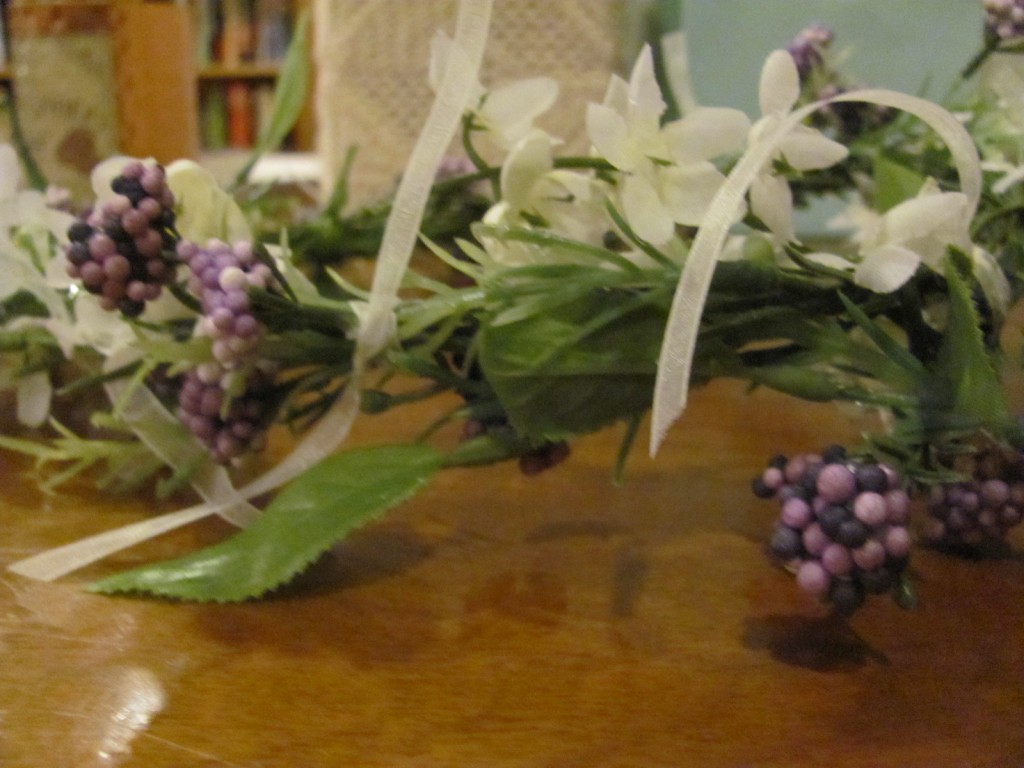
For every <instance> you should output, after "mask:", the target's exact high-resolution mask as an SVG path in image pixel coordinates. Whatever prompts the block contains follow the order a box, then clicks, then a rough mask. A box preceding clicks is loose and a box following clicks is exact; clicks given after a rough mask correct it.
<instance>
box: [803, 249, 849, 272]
mask: <svg viewBox="0 0 1024 768" xmlns="http://www.w3.org/2000/svg"><path fill="white" fill-rule="evenodd" d="M804 258H805V259H807V260H808V261H813V262H815V263H816V264H821V265H822V266H825V267H830V268H831V269H843V270H845V269H852V268H853V265H852V264H851V263H850V260H849V259H846V258H843V257H842V256H840V255H839V254H838V253H827V252H826V251H815V252H814V253H808V254H805V255H804Z"/></svg>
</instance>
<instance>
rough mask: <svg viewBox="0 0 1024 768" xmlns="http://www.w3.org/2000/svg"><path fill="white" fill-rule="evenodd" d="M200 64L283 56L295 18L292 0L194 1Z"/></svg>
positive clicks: (270, 59) (263, 61) (264, 61)
mask: <svg viewBox="0 0 1024 768" xmlns="http://www.w3.org/2000/svg"><path fill="white" fill-rule="evenodd" d="M192 14H193V29H194V30H195V46H196V62H197V63H198V65H199V66H200V67H203V66H209V65H222V66H226V67H234V66H238V65H241V64H246V63H260V64H269V63H274V62H279V61H280V60H281V59H282V58H284V54H285V52H286V51H287V49H288V43H289V41H290V40H291V35H292V26H293V21H294V18H295V8H294V2H293V0H192Z"/></svg>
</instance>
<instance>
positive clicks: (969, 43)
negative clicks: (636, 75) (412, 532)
mask: <svg viewBox="0 0 1024 768" xmlns="http://www.w3.org/2000/svg"><path fill="white" fill-rule="evenodd" d="M0 8H2V11H3V16H2V22H3V38H2V39H3V45H2V49H0V57H2V58H0V100H2V104H3V109H2V110H0V140H5V141H6V140H9V139H10V138H11V136H12V131H14V130H16V129H17V128H18V125H14V124H13V121H12V112H11V109H10V107H11V104H12V102H14V103H16V104H17V107H18V112H17V114H18V124H19V125H20V128H21V133H22V135H23V137H24V141H25V143H26V145H27V146H28V147H29V149H30V150H31V151H32V154H33V155H34V156H35V157H36V159H37V161H38V163H39V166H40V168H41V170H42V172H43V174H44V175H45V176H46V178H47V179H49V180H50V181H52V182H53V183H55V184H58V185H61V186H64V187H67V188H69V189H70V190H72V192H73V193H75V194H85V193H86V192H87V185H86V182H85V179H86V176H87V173H88V170H89V169H90V168H91V167H92V166H93V165H94V164H95V163H96V162H97V161H99V160H100V159H102V158H104V157H106V156H108V155H111V154H114V153H118V152H123V153H126V154H130V155H136V156H152V157H156V158H157V159H158V160H160V161H163V162H169V161H171V160H173V159H175V158H178V157H193V158H196V159H199V160H201V161H202V162H204V163H205V164H206V165H208V166H209V167H210V168H211V169H212V170H214V172H215V173H216V174H217V175H218V176H219V177H220V178H222V179H224V180H227V179H230V178H231V176H232V174H233V173H234V172H235V171H236V170H237V169H238V168H239V167H240V165H241V164H242V163H244V162H245V158H246V157H247V156H248V154H249V150H250V149H251V147H252V146H253V144H254V142H255V141H256V137H257V136H258V135H259V132H260V129H261V126H262V125H264V124H265V122H266V121H267V120H268V119H269V112H270V105H271V103H272V100H273V94H274V89H275V88H276V87H277V86H278V84H279V79H280V74H281V65H282V61H283V59H284V54H285V51H286V49H287V46H288V43H289V41H290V39H291V36H292V34H293V33H294V31H295V29H296V25H295V22H296V19H297V17H298V14H299V13H301V12H303V11H308V12H309V13H310V14H311V15H312V21H313V23H312V34H311V36H310V38H309V41H308V43H309V44H308V49H307V50H306V52H305V55H306V56H307V57H308V63H309V65H310V72H311V78H312V80H311V84H310V90H309V92H308V95H307V97H306V98H305V100H304V103H305V107H304V109H303V110H302V114H301V116H300V117H299V119H298V121H297V123H296V125H295V127H294V129H293V130H292V131H291V133H290V134H289V135H288V137H287V139H286V140H285V142H284V143H283V145H282V146H281V147H280V148H279V149H280V151H279V152H276V153H275V154H273V155H272V156H268V157H266V158H265V159H264V160H263V162H262V163H261V164H260V165H259V166H258V167H257V174H258V175H259V174H263V175H264V176H275V177H278V178H288V179H299V180H302V181H304V182H308V183H310V184H315V185H317V186H318V187H319V186H321V185H322V186H323V187H324V188H328V189H329V187H330V185H331V184H332V183H333V180H334V178H335V177H336V175H337V173H338V171H339V169H340V168H341V165H342V162H343V159H344V156H345V154H346V152H347V150H348V148H349V147H350V146H356V147H358V148H359V155H358V159H357V161H356V165H355V167H354V170H353V176H352V182H353V193H354V197H355V198H356V199H357V200H371V199H374V198H376V197H379V196H381V195H384V194H387V192H388V191H389V190H390V189H391V188H392V187H393V184H394V181H395V176H396V174H397V173H399V172H400V170H401V168H402V167H403V166H404V163H405V158H406V156H407V155H408V152H409V150H410V148H411V145H412V142H413V141H414V140H415V137H416V135H417V133H418V130H419V126H420V125H421V124H422V121H423V119H424V117H425V115H426V112H427V109H428V108H429V103H430V98H431V95H432V94H431V91H430V89H429V87H428V85H427V77H426V69H427V59H428V51H429V41H430V38H431V37H432V35H433V34H434V31H435V30H437V29H445V30H447V31H449V32H451V31H452V29H453V26H454V16H455V12H456V8H457V2H456V0H429V1H428V0H164V1H161V0H63V1H44V0H4V1H3V2H2V3H0ZM811 22H822V23H825V24H828V25H829V26H831V27H832V28H833V29H834V30H835V32H836V43H835V48H836V49H837V50H838V51H841V52H843V54H844V56H845V57H846V58H845V61H846V70H847V71H848V72H849V74H850V75H851V77H852V78H854V79H855V80H857V81H859V82H863V83H865V84H873V85H883V86H887V87H891V88H896V89H899V90H904V91H908V92H912V93H918V94H923V95H927V96H929V97H931V98H941V97H942V96H943V94H944V93H945V92H946V91H947V90H948V88H949V87H950V84H951V83H952V82H953V80H954V78H955V76H956V72H957V68H958V67H959V66H961V65H962V63H963V62H964V61H966V60H967V59H968V58H969V57H970V55H971V53H972V52H973V51H974V50H975V49H976V47H977V45H978V43H979V41H980V27H981V3H980V2H975V0H497V2H496V3H495V9H494V15H493V19H492V25H491V34H490V38H489V43H488V49H487V54H486V58H485V65H484V71H483V76H482V79H483V81H484V82H485V83H486V84H491V85H497V84H500V83H502V82H505V81H508V80H512V79H516V78H521V77H529V76H534V75H540V74H543V75H548V76H551V77H554V78H555V79H557V80H558V81H559V82H560V83H561V86H562V92H561V93H562V95H561V98H560V100H559V102H558V104H557V106H556V107H555V109H553V110H552V112H551V114H550V115H548V116H546V117H545V119H544V121H543V122H542V125H543V126H544V127H545V128H547V129H548V130H550V131H551V132H552V133H554V134H555V135H558V136H560V137H561V138H563V139H564V140H565V142H566V145H567V146H566V149H567V150H570V151H571V150H575V151H585V150H586V141H585V137H584V135H583V119H582V118H583V111H584V109H585V104H586V103H587V102H588V101H599V100H600V99H601V98H602V96H603V93H604V89H605V87H606V84H607V79H608V75H609V73H610V72H612V71H617V72H620V73H626V72H628V68H629V66H630V63H631V62H632V59H633V57H634V56H635V54H636V52H637V50H638V49H639V47H640V45H642V43H643V42H645V41H651V42H656V41H657V40H658V39H659V38H660V37H661V35H662V34H664V33H666V32H668V31H671V30H674V29H679V28H683V29H685V30H686V33H687V39H688V44H689V50H690V55H691V65H692V74H693V80H694V84H695V93H696V96H697V98H698V100H699V101H700V102H701V103H705V104H712V105H728V106H737V107H740V108H742V109H744V110H747V111H749V112H751V113H756V110H757V106H756V90H757V78H758V72H759V70H760V66H761V62H762V61H763V60H764V57H765V55H766V54H767V53H768V52H769V51H771V50H772V49H774V48H777V47H781V46H784V45H785V44H786V43H787V42H788V41H789V40H790V39H791V38H792V37H793V35H795V34H796V33H797V32H798V31H799V30H800V29H801V28H802V27H804V26H806V25H808V24H809V23H811Z"/></svg>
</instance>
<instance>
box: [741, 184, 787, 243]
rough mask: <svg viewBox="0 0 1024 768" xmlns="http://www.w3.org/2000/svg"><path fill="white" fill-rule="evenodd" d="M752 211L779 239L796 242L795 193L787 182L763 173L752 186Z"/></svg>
mask: <svg viewBox="0 0 1024 768" xmlns="http://www.w3.org/2000/svg"><path fill="white" fill-rule="evenodd" d="M750 210H751V212H752V213H753V214H754V215H755V216H757V218H759V219H760V220H761V221H763V222H764V225H765V226H766V227H768V229H769V230H770V231H771V232H772V234H774V235H776V236H777V237H779V238H781V239H783V240H786V241H789V240H795V239H796V234H795V232H794V230H793V193H792V191H791V190H790V188H789V184H787V183H786V180H785V179H783V178H780V177H778V176H772V175H771V174H767V173H762V174H761V175H760V176H758V177H757V178H756V179H755V180H754V182H753V183H752V184H751V185H750Z"/></svg>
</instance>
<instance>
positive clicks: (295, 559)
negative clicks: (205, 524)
mask: <svg viewBox="0 0 1024 768" xmlns="http://www.w3.org/2000/svg"><path fill="white" fill-rule="evenodd" d="M442 463H443V457H442V454H441V453H440V452H439V451H437V450H436V449H434V448H432V447H430V446H428V445H423V444H408V445H385V446H373V447H369V448H361V449H357V450H352V451H347V452H345V453H340V454H337V455H335V456H331V457H329V458H327V459H325V460H323V461H322V462H320V463H319V464H316V465H315V466H313V467H312V468H310V469H308V470H306V472H305V473H303V474H302V475H300V476H299V477H297V478H296V479H295V480H293V481H292V482H291V483H290V484H289V485H288V486H287V487H286V488H285V489H284V490H283V491H281V493H280V494H278V495H277V497H275V498H274V500H273V501H272V502H271V503H270V504H269V505H268V506H267V508H266V510H265V511H264V513H263V514H262V515H261V516H260V517H259V519H257V520H256V522H254V523H253V524H252V525H251V526H249V527H248V528H246V529H244V530H242V531H240V532H238V533H237V534H235V535H234V536H232V537H230V538H228V539H226V540H224V541H222V542H220V543H219V544H215V545H214V546H212V547H208V548H206V549H203V550H200V551H199V552H195V553H192V554H190V555H186V556H185V557H181V558H177V559H175V560H169V561H166V562H162V563H156V564H153V565H147V566H143V567H141V568H136V569H134V570H131V571H128V572H126V573H121V574H117V575H115V576H111V577H109V578H106V579H103V580H102V581H99V582H97V583H95V584H93V585H92V586H91V587H90V588H91V590H92V591H95V592H103V593H108V594H109V593H122V592H141V593H148V594H153V595H159V596H162V597H173V598H181V599H184V600H198V601H203V602H211V601H212V602H238V601H241V600H247V599H250V598H256V597H260V596H262V595H264V594H266V593H267V592H269V591H270V590H272V589H274V588H275V587H278V586H280V585H282V584H284V583H285V582H287V581H289V580H290V579H292V578H293V577H294V576H295V575H296V574H298V573H299V572H300V571H302V570H303V569H304V568H305V567H306V566H308V565H309V564H310V563H311V562H312V561H313V560H314V559H315V558H316V557H318V556H319V555H321V554H322V553H324V552H326V551H327V550H328V549H329V548H330V547H331V546H332V545H334V544H335V543H337V542H338V541H341V540H342V539H343V538H344V537H345V536H346V535H347V534H348V533H349V532H351V531H352V530H354V529H355V528H357V527H358V526H360V525H363V524H364V523H367V522H369V521H370V520H372V519H374V518H376V517H377V516H379V515H381V514H382V513H383V512H385V511H387V510H388V509H391V508H392V507H394V506H396V505H397V504H399V503H400V502H402V501H404V500H405V499H407V498H409V497H410V496H412V495H413V494H414V493H415V492H416V491H418V490H419V489H420V488H421V487H422V486H424V485H425V484H426V483H427V482H428V481H429V480H430V479H431V478H432V477H433V476H434V474H435V473H436V472H437V471H438V470H439V469H440V468H441V466H442Z"/></svg>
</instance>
